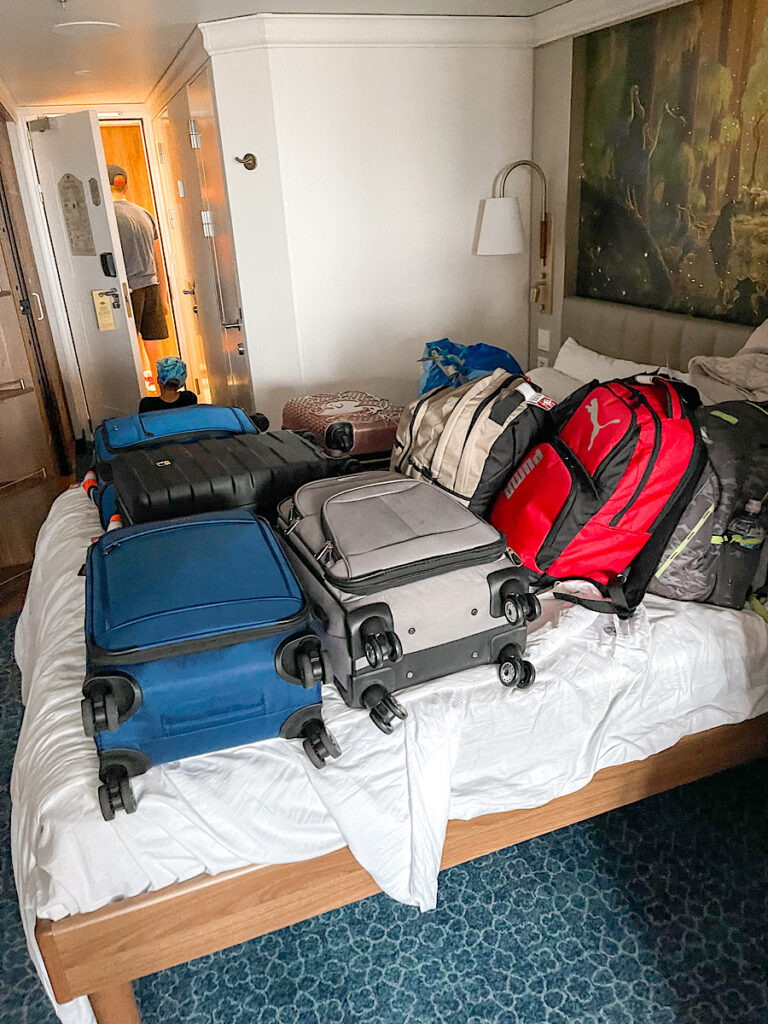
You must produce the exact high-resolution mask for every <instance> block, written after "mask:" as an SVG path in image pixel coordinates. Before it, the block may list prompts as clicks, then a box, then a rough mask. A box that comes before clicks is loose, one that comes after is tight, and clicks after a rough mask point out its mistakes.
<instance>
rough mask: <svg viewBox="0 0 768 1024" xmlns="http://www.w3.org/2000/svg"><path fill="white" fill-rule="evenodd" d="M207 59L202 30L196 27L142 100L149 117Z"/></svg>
mask: <svg viewBox="0 0 768 1024" xmlns="http://www.w3.org/2000/svg"><path fill="white" fill-rule="evenodd" d="M202 28H203V26H200V29H202ZM207 60H208V53H207V51H206V48H205V46H204V45H203V32H202V31H198V29H197V28H196V29H194V31H193V32H192V34H191V35H190V36H189V37H188V39H187V41H186V42H185V43H184V45H183V46H182V48H181V49H180V50H179V52H178V53H177V54H176V56H175V57H174V58H173V60H172V61H171V63H170V64H169V65H168V67H167V68H166V69H165V71H164V72H163V74H162V76H161V77H160V79H159V80H158V82H157V84H156V85H155V87H154V89H153V90H152V92H150V94H149V96H147V98H146V100H145V101H144V102H145V104H146V106H147V107H148V108H149V113H150V117H154V116H155V114H157V113H159V112H160V111H161V110H162V109H163V107H165V106H166V104H167V103H169V102H170V100H172V99H173V97H174V96H175V95H176V93H177V92H178V91H179V89H181V88H183V87H184V86H185V85H186V84H187V82H188V81H189V80H190V79H191V78H193V77H194V76H195V73H196V72H198V71H199V70H200V68H201V67H202V66H203V64H205V62H206V61H207Z"/></svg>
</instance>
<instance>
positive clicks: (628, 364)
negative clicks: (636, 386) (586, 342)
mask: <svg viewBox="0 0 768 1024" xmlns="http://www.w3.org/2000/svg"><path fill="white" fill-rule="evenodd" d="M555 369H556V370H560V371H561V372H562V373H567V374H568V375H569V376H571V377H576V378H577V379H578V380H580V381H582V382H584V383H586V382H587V381H588V380H595V379H597V380H601V381H602V380H614V379H616V378H617V377H619V378H620V377H634V376H635V374H636V373H648V371H651V372H652V371H653V370H661V372H662V373H666V374H667V376H669V377H672V379H673V380H679V381H681V382H682V383H683V384H690V383H691V375H690V374H689V373H683V371H682V370H673V369H672V368H671V367H669V366H659V364H658V363H634V362H633V361H632V360H631V359H614V358H613V356H604V355H601V354H600V353H599V352H593V351H592V349H590V348H585V347H584V346H583V345H580V344H579V343H578V341H576V339H575V338H568V339H567V340H566V341H565V342H564V343H563V345H562V347H561V349H560V351H559V352H558V353H557V358H556V359H555Z"/></svg>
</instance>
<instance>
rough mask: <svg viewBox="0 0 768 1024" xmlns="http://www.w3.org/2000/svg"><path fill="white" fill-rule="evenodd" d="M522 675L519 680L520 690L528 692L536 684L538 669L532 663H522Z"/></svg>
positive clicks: (518, 686)
mask: <svg viewBox="0 0 768 1024" xmlns="http://www.w3.org/2000/svg"><path fill="white" fill-rule="evenodd" d="M521 668H522V675H521V678H520V679H519V680H518V683H517V688H518V690H528V689H530V688H531V687H532V686H533V684H534V683H535V682H536V669H535V668H534V667H533V665H532V664H531V663H530V661H523V662H521Z"/></svg>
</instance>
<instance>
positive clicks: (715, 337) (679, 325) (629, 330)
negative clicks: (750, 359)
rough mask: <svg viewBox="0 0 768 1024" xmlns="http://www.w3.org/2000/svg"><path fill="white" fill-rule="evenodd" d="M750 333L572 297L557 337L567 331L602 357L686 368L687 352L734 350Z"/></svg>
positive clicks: (706, 353)
mask: <svg viewBox="0 0 768 1024" xmlns="http://www.w3.org/2000/svg"><path fill="white" fill-rule="evenodd" d="M751 332H752V328H751V327H741V326H740V325H739V324H728V323H724V322H722V321H719V320H705V319H703V318H701V317H695V316H680V315H679V314H678V313H662V312H660V311H659V310H655V309H644V308H643V307H641V306H628V305H624V304H622V303H618V302H600V301H598V300H597V299H580V298H577V297H576V296H568V297H566V298H565V299H564V300H563V321H562V334H563V340H565V338H567V337H569V336H570V337H572V338H575V339H576V341H578V342H579V344H581V345H584V346H586V347H587V348H590V349H592V350H593V351H595V352H600V353H602V355H605V356H613V357H614V358H616V359H632V360H634V362H636V363H657V364H658V365H659V366H669V367H670V368H671V369H675V370H687V369H688V360H689V359H690V358H691V356H732V355H735V354H736V353H737V352H738V351H739V349H740V348H741V347H742V346H743V345H744V342H745V341H746V340H747V338H748V337H749V335H750V334H751Z"/></svg>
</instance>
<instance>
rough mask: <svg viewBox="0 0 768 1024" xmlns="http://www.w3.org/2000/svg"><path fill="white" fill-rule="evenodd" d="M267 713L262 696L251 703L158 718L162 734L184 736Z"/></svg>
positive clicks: (256, 717) (258, 717) (259, 716)
mask: <svg viewBox="0 0 768 1024" xmlns="http://www.w3.org/2000/svg"><path fill="white" fill-rule="evenodd" d="M266 714H267V708H266V703H265V701H264V697H263V696H260V698H259V700H257V701H255V702H254V703H252V704H248V705H245V706H241V707H237V708H232V707H230V708H227V709H226V710H223V711H214V712H210V711H208V712H205V713H202V712H201V713H200V714H198V715H195V716H193V717H190V718H177V717H176V716H170V715H163V716H162V717H161V719H160V723H161V728H162V734H163V736H184V735H187V734H188V733H195V732H202V731H203V730H205V729H220V728H222V727H224V726H228V725H239V724H240V723H241V722H251V721H256V720H258V719H260V718H264V717H265V715H266Z"/></svg>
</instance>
